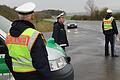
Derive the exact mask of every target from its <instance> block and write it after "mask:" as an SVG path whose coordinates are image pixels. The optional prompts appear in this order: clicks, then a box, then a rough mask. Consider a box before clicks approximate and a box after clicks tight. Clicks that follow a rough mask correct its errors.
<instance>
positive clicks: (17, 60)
mask: <svg viewBox="0 0 120 80" xmlns="http://www.w3.org/2000/svg"><path fill="white" fill-rule="evenodd" d="M39 34H41V33H40V32H38V31H36V30H34V29H32V28H28V29H26V30H25V31H24V32H23V33H22V34H21V35H20V36H19V37H12V36H10V35H9V34H8V35H7V37H6V44H7V47H8V50H9V55H10V57H11V58H12V67H13V71H15V72H31V71H36V69H35V68H34V67H33V65H32V58H31V55H30V51H31V48H32V46H33V44H34V42H35V40H36V38H37V36H38V35H39ZM42 38H43V39H44V40H45V38H44V37H43V36H42Z"/></svg>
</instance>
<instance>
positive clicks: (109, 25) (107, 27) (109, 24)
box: [103, 17, 114, 31]
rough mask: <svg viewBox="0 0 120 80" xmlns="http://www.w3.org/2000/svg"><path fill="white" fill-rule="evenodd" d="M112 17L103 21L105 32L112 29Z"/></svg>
mask: <svg viewBox="0 0 120 80" xmlns="http://www.w3.org/2000/svg"><path fill="white" fill-rule="evenodd" d="M113 19H114V17H110V18H109V19H105V18H104V19H103V22H104V30H105V31H107V30H111V29H113V27H112V21H113Z"/></svg>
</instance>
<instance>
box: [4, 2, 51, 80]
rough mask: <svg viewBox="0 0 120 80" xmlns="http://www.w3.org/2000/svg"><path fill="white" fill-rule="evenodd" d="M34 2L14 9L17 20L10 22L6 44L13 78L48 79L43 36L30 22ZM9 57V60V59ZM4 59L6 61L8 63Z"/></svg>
mask: <svg viewBox="0 0 120 80" xmlns="http://www.w3.org/2000/svg"><path fill="white" fill-rule="evenodd" d="M34 9H35V4H34V3H32V2H27V3H25V4H23V5H21V6H19V7H17V8H16V9H15V11H16V12H18V15H19V18H20V19H19V20H15V21H14V22H13V23H12V27H11V29H10V31H9V34H8V35H7V37H6V44H7V47H8V50H9V54H8V55H9V56H10V57H7V58H9V59H7V60H8V61H11V65H8V67H9V68H10V66H12V70H13V72H12V73H13V76H14V78H15V80H50V79H51V72H50V67H49V62H48V54H47V50H46V47H45V39H44V36H43V35H42V34H41V33H40V32H38V31H37V30H35V27H34V25H33V24H32V22H31V21H32V19H33V16H34ZM10 59H11V60H10ZM8 61H6V63H10V62H8ZM10 70H11V69H10Z"/></svg>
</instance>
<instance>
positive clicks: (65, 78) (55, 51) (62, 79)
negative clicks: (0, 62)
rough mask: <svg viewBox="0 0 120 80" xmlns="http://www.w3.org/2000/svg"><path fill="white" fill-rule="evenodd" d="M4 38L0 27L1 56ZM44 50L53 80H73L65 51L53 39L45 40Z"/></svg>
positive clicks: (4, 50) (71, 69) (68, 58)
mask: <svg viewBox="0 0 120 80" xmlns="http://www.w3.org/2000/svg"><path fill="white" fill-rule="evenodd" d="M0 21H1V18H0ZM0 24H1V22H0ZM4 24H5V23H4ZM10 24H11V23H10ZM2 27H4V26H2ZM6 29H9V28H6ZM6 31H8V30H6ZM5 38H6V33H5V32H4V31H3V30H1V26H0V42H1V44H0V46H1V47H0V50H1V49H2V50H3V51H2V53H0V54H3V53H4V52H6V50H7V49H6V45H5ZM46 49H47V52H48V59H49V64H50V69H51V71H52V74H53V76H54V79H53V80H74V69H73V66H72V64H71V63H70V60H71V59H70V57H68V56H67V54H66V53H65V51H64V50H63V49H62V48H61V47H60V46H59V45H58V44H57V43H55V42H54V39H53V38H49V39H48V40H47V44H46Z"/></svg>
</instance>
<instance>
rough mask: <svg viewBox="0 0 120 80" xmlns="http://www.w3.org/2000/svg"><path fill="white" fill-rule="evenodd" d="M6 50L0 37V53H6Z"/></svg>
mask: <svg viewBox="0 0 120 80" xmlns="http://www.w3.org/2000/svg"><path fill="white" fill-rule="evenodd" d="M7 52H8V49H7V46H6V45H5V42H4V40H3V39H2V38H1V37H0V54H6V53H7Z"/></svg>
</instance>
